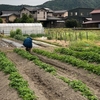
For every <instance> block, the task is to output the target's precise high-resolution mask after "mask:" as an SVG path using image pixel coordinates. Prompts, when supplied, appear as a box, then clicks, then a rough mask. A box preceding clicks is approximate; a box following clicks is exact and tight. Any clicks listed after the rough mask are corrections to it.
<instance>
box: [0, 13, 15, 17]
mask: <svg viewBox="0 0 100 100" xmlns="http://www.w3.org/2000/svg"><path fill="white" fill-rule="evenodd" d="M11 15H15V14H13V13H10V14H3V15H1V17H7V16H11Z"/></svg>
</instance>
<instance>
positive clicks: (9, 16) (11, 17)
mask: <svg viewBox="0 0 100 100" xmlns="http://www.w3.org/2000/svg"><path fill="white" fill-rule="evenodd" d="M0 18H1V19H2V21H3V23H8V22H13V21H14V20H15V19H16V18H17V15H16V14H13V13H12V14H3V15H1V16H0Z"/></svg>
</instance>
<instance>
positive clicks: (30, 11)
mask: <svg viewBox="0 0 100 100" xmlns="http://www.w3.org/2000/svg"><path fill="white" fill-rule="evenodd" d="M23 14H27V15H32V16H33V18H34V20H35V21H39V22H41V23H42V24H43V26H44V27H57V25H58V24H57V23H58V22H57V21H58V20H62V19H61V18H58V17H55V16H54V15H53V10H51V9H49V8H38V7H23V8H22V9H21V10H20V17H22V15H23Z"/></svg>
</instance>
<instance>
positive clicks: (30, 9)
mask: <svg viewBox="0 0 100 100" xmlns="http://www.w3.org/2000/svg"><path fill="white" fill-rule="evenodd" d="M24 8H25V9H27V10H29V11H36V10H37V9H39V8H38V7H24Z"/></svg>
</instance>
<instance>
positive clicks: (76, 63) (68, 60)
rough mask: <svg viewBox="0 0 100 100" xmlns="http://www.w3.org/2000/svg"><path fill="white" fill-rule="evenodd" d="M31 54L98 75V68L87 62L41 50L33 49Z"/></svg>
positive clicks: (99, 71)
mask: <svg viewBox="0 0 100 100" xmlns="http://www.w3.org/2000/svg"><path fill="white" fill-rule="evenodd" d="M33 52H35V53H37V54H41V55H43V56H46V57H48V58H52V59H56V60H59V61H62V62H65V63H69V64H71V65H73V66H76V67H78V68H84V69H86V70H88V71H90V72H92V73H95V74H97V75H100V66H97V65H94V64H90V63H88V62H87V61H84V60H81V59H78V58H76V57H74V56H70V55H60V54H57V53H53V52H48V51H45V50H41V49H33Z"/></svg>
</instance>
